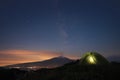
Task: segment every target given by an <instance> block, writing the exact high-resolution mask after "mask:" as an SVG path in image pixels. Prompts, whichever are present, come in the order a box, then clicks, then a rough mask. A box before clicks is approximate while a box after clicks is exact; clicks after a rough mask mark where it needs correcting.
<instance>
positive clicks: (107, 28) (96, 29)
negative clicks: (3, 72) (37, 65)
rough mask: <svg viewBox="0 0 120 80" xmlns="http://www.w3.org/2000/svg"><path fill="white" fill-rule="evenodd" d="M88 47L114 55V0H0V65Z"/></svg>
mask: <svg viewBox="0 0 120 80" xmlns="http://www.w3.org/2000/svg"><path fill="white" fill-rule="evenodd" d="M88 51H96V52H98V53H101V54H102V55H103V56H105V57H106V58H109V59H112V60H116V61H118V60H120V1H119V0H0V65H7V64H15V63H23V62H31V61H40V60H45V59H48V58H52V57H55V56H60V55H64V56H67V57H70V58H74V59H75V58H80V57H81V56H82V54H84V53H85V52H88Z"/></svg>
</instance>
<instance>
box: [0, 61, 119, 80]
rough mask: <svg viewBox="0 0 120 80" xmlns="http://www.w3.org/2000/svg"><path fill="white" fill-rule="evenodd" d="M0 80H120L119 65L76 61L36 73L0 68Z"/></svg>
mask: <svg viewBox="0 0 120 80" xmlns="http://www.w3.org/2000/svg"><path fill="white" fill-rule="evenodd" d="M0 80H120V63H111V64H110V65H101V66H100V65H96V66H95V65H91V66H90V65H89V66H85V65H79V64H78V62H77V61H76V62H73V63H69V64H66V65H64V66H63V67H59V68H54V69H40V70H37V71H23V70H18V69H5V68H0Z"/></svg>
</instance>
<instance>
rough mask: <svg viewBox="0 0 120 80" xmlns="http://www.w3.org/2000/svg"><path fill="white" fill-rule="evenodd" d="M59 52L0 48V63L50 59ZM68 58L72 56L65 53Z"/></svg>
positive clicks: (7, 63) (59, 53)
mask: <svg viewBox="0 0 120 80" xmlns="http://www.w3.org/2000/svg"><path fill="white" fill-rule="evenodd" d="M60 55H61V52H55V51H47V50H43V51H34V50H1V51H0V65H1V66H2V65H9V64H17V63H25V62H34V61H42V60H46V59H50V58H53V57H57V56H60ZM65 56H67V57H69V58H74V57H73V56H71V55H65Z"/></svg>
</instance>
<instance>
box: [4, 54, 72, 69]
mask: <svg viewBox="0 0 120 80" xmlns="http://www.w3.org/2000/svg"><path fill="white" fill-rule="evenodd" d="M73 61H74V60H72V59H69V58H67V57H63V56H59V57H54V58H51V59H48V60H44V61H37V62H29V63H20V64H14V65H8V66H6V67H8V68H21V69H40V68H55V67H60V66H63V65H64V64H66V63H69V62H73Z"/></svg>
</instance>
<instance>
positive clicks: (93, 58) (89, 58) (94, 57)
mask: <svg viewBox="0 0 120 80" xmlns="http://www.w3.org/2000/svg"><path fill="white" fill-rule="evenodd" d="M108 63H109V62H108V61H107V59H105V58H104V57H103V56H102V55H100V54H99V53H97V52H87V53H86V54H84V55H83V56H82V58H81V60H80V64H83V65H90V64H94V65H105V64H108Z"/></svg>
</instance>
